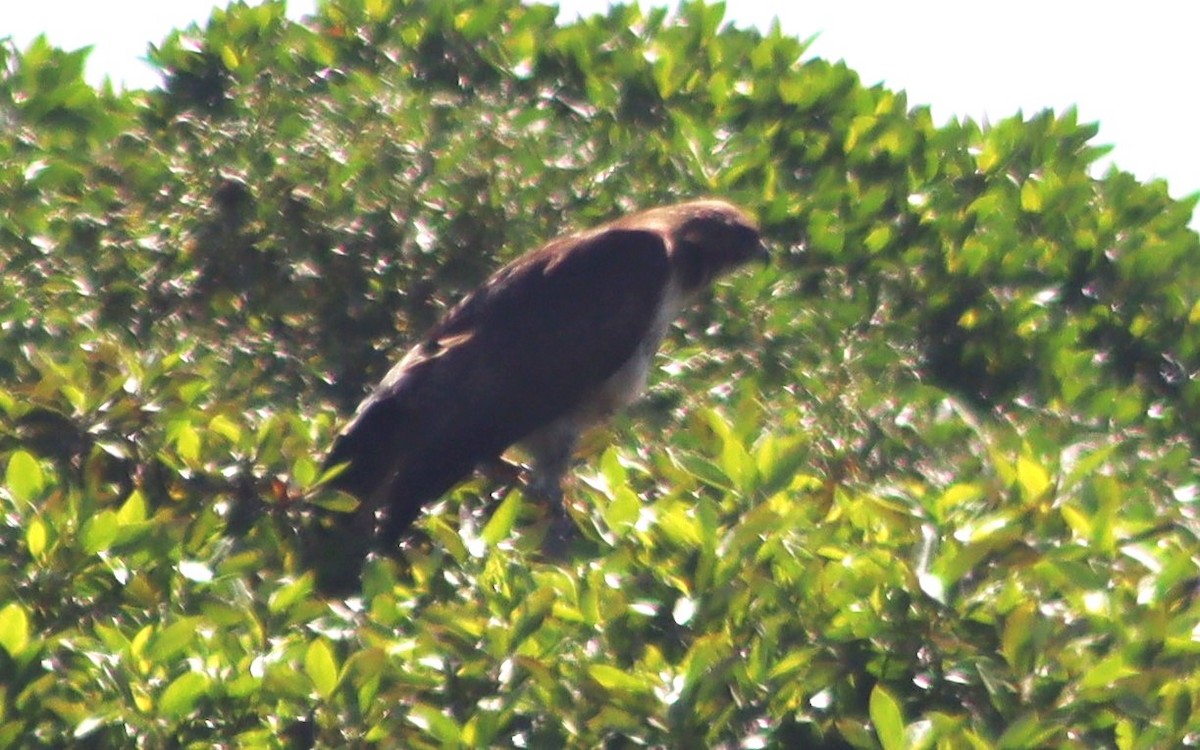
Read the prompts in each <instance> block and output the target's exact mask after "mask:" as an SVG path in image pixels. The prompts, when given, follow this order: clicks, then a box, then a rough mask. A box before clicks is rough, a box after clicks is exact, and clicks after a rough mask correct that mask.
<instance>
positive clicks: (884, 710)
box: [869, 685, 905, 750]
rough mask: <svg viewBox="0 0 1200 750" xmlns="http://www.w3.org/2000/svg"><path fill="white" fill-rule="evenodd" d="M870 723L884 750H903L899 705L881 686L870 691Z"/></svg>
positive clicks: (903, 742)
mask: <svg viewBox="0 0 1200 750" xmlns="http://www.w3.org/2000/svg"><path fill="white" fill-rule="evenodd" d="M869 710H870V714H871V723H872V724H873V725H874V726H875V734H876V736H877V737H879V744H881V745H883V748H884V750H904V747H905V737H904V716H903V714H902V713H901V712H900V703H899V701H897V700H896V699H895V698H894V697H892V694H891V693H889V692H888V691H887V690H886V689H884V687H883V686H882V685H876V686H875V687H874V688H872V689H871V703H870V709H869Z"/></svg>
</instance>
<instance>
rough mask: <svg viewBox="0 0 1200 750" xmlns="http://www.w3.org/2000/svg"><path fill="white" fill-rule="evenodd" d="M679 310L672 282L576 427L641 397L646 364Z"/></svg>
mask: <svg viewBox="0 0 1200 750" xmlns="http://www.w3.org/2000/svg"><path fill="white" fill-rule="evenodd" d="M682 308H683V294H682V292H681V291H680V289H679V286H678V285H677V284H676V283H675V282H674V280H672V281H671V282H669V283H668V284H667V287H666V289H664V290H663V298H662V302H661V303H659V306H658V309H656V310H655V311H654V318H653V320H652V321H651V322H650V327H649V329H648V330H647V332H646V336H645V337H644V338H643V339H642V342H641V344H640V345H639V346H638V348H637V351H635V352H634V354H633V356H632V357H630V358H629V360H628V361H626V362H625V364H624V365H622V366H621V369H619V370H617V371H616V372H615V373H613V374H612V376H611V377H610V378H609V379H608V380H606V381H604V384H603V385H602V386H600V390H599V391H598V392H597V393H596V395H595V397H593V398H591V399H588V403H586V404H585V405H584V407H583V409H581V413H579V414H576V415H575V417H576V421H577V423H579V425H580V427H586V426H588V425H590V424H593V423H595V422H599V421H601V420H603V419H606V418H608V417H609V416H611V415H612V414H613V413H614V412H616V411H617V410H618V409H621V408H623V407H625V406H628V405H629V404H630V403H631V402H633V401H634V400H635V399H636V398H637V397H638V396H639V395H641V393H642V391H643V390H644V389H645V387H646V380H647V377H648V376H649V373H650V363H651V362H652V361H654V355H655V354H656V353H657V352H658V347H659V345H660V344H662V340H663V337H664V336H665V335H666V333H667V328H668V327H669V326H670V325H671V321H673V320H674V319H675V318H676V317H678V316H679V313H680V310H681V309H682Z"/></svg>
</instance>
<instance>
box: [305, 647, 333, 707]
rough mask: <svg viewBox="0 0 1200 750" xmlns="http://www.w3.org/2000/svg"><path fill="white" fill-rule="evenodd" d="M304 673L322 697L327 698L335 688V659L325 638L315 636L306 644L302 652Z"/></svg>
mask: <svg viewBox="0 0 1200 750" xmlns="http://www.w3.org/2000/svg"><path fill="white" fill-rule="evenodd" d="M304 673H305V674H307V675H308V679H309V680H311V681H312V686H313V688H314V689H315V690H316V691H317V694H318V695H320V696H321V697H322V698H329V697H330V696H331V695H333V691H334V690H336V689H337V683H338V667H337V660H336V659H335V658H334V656H333V649H331V648H330V647H329V644H328V643H327V642H326V641H325V639H323V638H317V639H315V640H313V641H312V642H311V643H310V644H309V645H308V649H307V650H306V651H305V652H304Z"/></svg>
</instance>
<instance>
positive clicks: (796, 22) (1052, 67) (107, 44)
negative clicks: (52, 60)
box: [0, 0, 1200, 226]
mask: <svg viewBox="0 0 1200 750" xmlns="http://www.w3.org/2000/svg"><path fill="white" fill-rule="evenodd" d="M642 2H643V4H647V3H650V2H653V4H661V3H662V2H663V0H642ZM672 2H673V0H672ZM607 4H608V3H607V0H561V2H560V7H561V9H562V18H563V19H564V20H571V19H573V18H575V16H576V15H577V14H578V13H580V12H593V11H598V10H601V9H603V8H604V7H605V6H606V5H607ZM213 5H214V2H213V0H104V1H103V2H96V0H33V1H32V2H25V1H24V0H0V36H7V35H10V34H11V35H12V36H13V38H14V39H15V41H16V42H17V44H18V46H20V47H24V46H25V45H27V44H28V43H29V41H30V40H31V39H32V38H33V37H34V36H36V35H37V34H39V33H46V34H47V35H48V37H49V39H50V41H51V43H53V44H55V45H57V46H59V47H63V48H66V49H75V48H78V47H82V46H85V45H93V47H94V49H93V52H92V55H91V57H90V60H89V66H88V76H89V78H90V80H92V81H93V82H99V81H100V80H102V79H103V78H104V77H105V76H109V77H111V78H112V80H113V81H114V82H116V83H117V84H119V85H120V84H124V85H125V86H127V87H130V88H133V87H147V86H153V85H155V84H156V83H157V81H158V79H157V76H156V75H155V74H154V73H153V71H152V69H150V68H149V67H148V66H147V65H146V64H145V63H144V62H141V61H140V60H139V58H142V57H144V55H145V53H146V49H147V45H148V44H149V43H151V42H159V41H161V40H162V39H163V37H165V36H166V34H167V32H169V31H170V30H171V29H172V28H184V27H186V26H187V25H188V24H189V23H192V22H193V21H200V22H201V23H203V21H204V20H205V19H207V17H208V14H209V12H210V10H211V8H212V7H213ZM315 5H316V0H291V2H290V3H289V7H290V9H291V10H290V11H289V15H291V16H292V17H294V18H298V17H300V16H302V15H304V14H307V13H311V12H312V11H313V8H314V7H315ZM726 16H727V18H728V19H729V20H731V21H733V22H734V23H737V24H738V25H756V26H758V27H760V28H763V29H765V28H767V26H768V25H769V24H770V22H771V19H772V18H774V17H776V16H778V17H779V19H780V23H781V25H782V28H783V30H784V31H785V32H786V33H788V34H792V35H794V36H797V37H800V38H808V37H811V36H813V35H814V34H818V35H819V36H818V38H817V40H816V41H815V43H814V44H813V45H812V47H811V48H810V52H809V53H810V54H811V55H815V56H820V57H824V58H828V59H833V60H837V59H844V60H845V61H846V62H847V64H848V65H849V66H850V67H851V68H853V69H854V70H856V71H858V73H859V75H861V76H862V79H863V82H864V83H866V84H868V85H871V84H874V83H878V82H880V81H882V82H884V83H885V84H886V85H887V86H888V87H890V88H892V89H896V90H900V89H903V90H906V91H907V92H908V100H909V104H910V106H915V105H918V104H928V105H931V106H932V108H933V114H934V117H935V119H937V120H938V121H943V120H945V119H948V118H950V117H954V116H970V117H974V118H976V119H983V118H991V119H992V120H998V119H1000V118H1003V117H1006V116H1008V115H1011V114H1014V113H1016V112H1017V111H1018V110H1022V111H1024V112H1025V113H1026V114H1027V115H1028V114H1032V113H1034V112H1037V111H1039V110H1041V109H1043V108H1046V107H1050V108H1053V109H1055V110H1059V111H1061V110H1063V109H1066V108H1067V107H1069V106H1072V105H1074V106H1076V107H1077V108H1078V110H1079V116H1080V119H1081V120H1082V121H1086V122H1099V123H1100V134H1099V136H1097V139H1096V142H1097V143H1103V144H1111V145H1114V146H1115V147H1116V148H1115V150H1114V151H1113V153H1112V154H1111V155H1110V157H1109V158H1110V159H1111V160H1112V161H1114V162H1115V163H1116V164H1117V165H1119V166H1120V167H1121V168H1123V169H1127V170H1129V171H1131V172H1133V173H1134V174H1136V175H1137V176H1138V177H1139V178H1141V179H1143V180H1148V179H1151V178H1155V177H1162V178H1166V179H1167V180H1168V181H1169V184H1170V188H1171V194H1172V195H1173V196H1175V197H1183V196H1186V195H1188V194H1190V193H1194V192H1197V191H1200V145H1198V141H1197V132H1200V43H1198V42H1197V34H1198V32H1200V3H1197V2H1195V0H1137V2H1132V1H1125V2H1117V1H1116V0H1090V1H1087V0H1006V1H1005V2H1003V3H1001V2H982V1H980V0H905V1H904V2H897V1H896V0H823V2H819V3H818V2H811V1H810V0H790V2H789V0H730V2H729V3H728V10H727V13H726ZM1198 223H1200V217H1197V218H1194V219H1193V226H1196V225H1197V224H1198Z"/></svg>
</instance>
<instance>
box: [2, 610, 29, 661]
mask: <svg viewBox="0 0 1200 750" xmlns="http://www.w3.org/2000/svg"><path fill="white" fill-rule="evenodd" d="M30 635H31V631H30V625H29V615H28V614H27V613H26V612H25V610H24V609H23V608H22V607H21V605H19V604H17V603H16V602H11V603H9V604H7V605H6V606H5V607H4V609H0V647H3V648H4V650H5V651H7V652H8V654H9V656H13V657H15V656H18V655H20V653H21V652H22V651H24V650H25V646H26V645H27V644H28V643H29V638H30Z"/></svg>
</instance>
